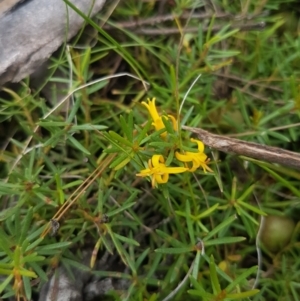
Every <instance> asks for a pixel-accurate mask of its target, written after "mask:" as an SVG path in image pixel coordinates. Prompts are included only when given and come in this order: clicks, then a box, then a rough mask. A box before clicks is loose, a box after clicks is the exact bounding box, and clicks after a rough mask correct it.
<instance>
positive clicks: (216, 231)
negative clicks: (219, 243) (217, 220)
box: [203, 215, 237, 242]
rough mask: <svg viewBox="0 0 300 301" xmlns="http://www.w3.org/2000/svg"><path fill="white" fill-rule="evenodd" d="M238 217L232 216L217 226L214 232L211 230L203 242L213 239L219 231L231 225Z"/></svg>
mask: <svg viewBox="0 0 300 301" xmlns="http://www.w3.org/2000/svg"><path fill="white" fill-rule="evenodd" d="M236 218H237V217H236V216H235V215H232V216H230V217H228V218H227V219H226V220H224V221H223V222H222V223H221V224H219V225H218V226H216V227H215V228H214V229H213V230H211V231H210V232H209V233H208V234H207V235H206V236H205V237H204V238H203V241H205V242H206V241H208V240H209V239H210V238H211V237H213V236H215V234H217V233H218V232H219V231H221V230H222V229H224V228H225V227H227V226H228V225H230V224H231V223H232V222H233V221H234V220H235V219H236Z"/></svg>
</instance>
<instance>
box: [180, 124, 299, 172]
mask: <svg viewBox="0 0 300 301" xmlns="http://www.w3.org/2000/svg"><path fill="white" fill-rule="evenodd" d="M183 129H184V130H187V131H190V132H193V133H195V134H197V135H198V137H199V139H200V140H202V141H203V143H204V144H205V145H207V146H209V147H211V148H214V149H217V150H219V151H222V152H225V153H233V154H236V155H242V156H246V157H250V158H254V159H258V160H262V161H267V162H271V163H278V164H281V165H285V166H289V167H292V168H295V169H298V170H300V154H299V153H295V152H291V151H287V150H284V149H282V148H278V147H273V146H266V145H261V144H258V143H254V142H246V141H243V140H238V139H234V138H229V137H224V136H221V135H216V134H212V133H210V132H208V131H205V130H202V129H199V128H192V127H188V126H183Z"/></svg>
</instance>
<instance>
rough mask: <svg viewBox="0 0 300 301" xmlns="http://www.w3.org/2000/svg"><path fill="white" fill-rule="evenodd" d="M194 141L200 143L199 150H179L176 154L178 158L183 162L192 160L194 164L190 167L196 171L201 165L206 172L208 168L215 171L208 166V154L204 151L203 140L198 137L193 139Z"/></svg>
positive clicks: (192, 170) (190, 169)
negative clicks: (183, 151)
mask: <svg viewBox="0 0 300 301" xmlns="http://www.w3.org/2000/svg"><path fill="white" fill-rule="evenodd" d="M191 141H192V142H195V143H197V144H198V152H197V153H193V152H185V153H184V154H181V153H179V152H176V153H175V156H176V158H177V160H179V161H181V162H192V163H193V165H192V167H191V168H189V171H191V172H194V171H195V170H196V169H197V168H199V167H200V166H201V167H202V169H203V171H204V172H206V171H207V170H208V171H210V172H213V171H212V170H211V169H210V168H209V167H208V166H207V162H208V161H207V156H206V155H205V154H204V153H203V151H204V144H203V142H202V141H200V140H197V139H193V138H192V139H191Z"/></svg>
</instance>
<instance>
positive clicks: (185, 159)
mask: <svg viewBox="0 0 300 301" xmlns="http://www.w3.org/2000/svg"><path fill="white" fill-rule="evenodd" d="M175 157H176V159H177V160H179V161H181V162H191V161H193V158H192V157H191V156H189V155H188V154H185V155H183V154H181V153H179V152H175Z"/></svg>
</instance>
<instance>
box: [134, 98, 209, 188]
mask: <svg viewBox="0 0 300 301" xmlns="http://www.w3.org/2000/svg"><path fill="white" fill-rule="evenodd" d="M142 104H143V105H144V106H145V107H146V108H147V110H148V111H149V114H150V116H151V118H152V125H153V126H154V127H155V130H156V131H159V130H161V129H165V125H164V123H163V121H162V118H166V119H170V120H171V122H172V124H173V128H174V130H175V131H178V128H177V120H176V118H175V117H174V116H172V115H167V116H160V115H159V114H158V112H157V109H156V106H155V98H153V99H152V100H150V99H148V103H146V102H142ZM166 136H167V132H166V131H165V132H163V133H162V134H161V137H162V138H164V139H165V138H166ZM191 141H192V142H194V143H197V145H198V152H185V153H183V154H182V153H180V152H175V157H176V159H177V160H178V161H181V162H184V164H185V166H186V167H167V166H166V165H165V160H164V157H163V156H162V155H153V156H152V158H151V159H149V161H148V168H146V169H143V170H141V171H140V172H139V173H138V174H136V175H137V176H139V177H147V176H150V177H151V178H152V181H151V182H152V187H154V186H155V185H156V183H158V184H161V183H167V182H168V180H169V174H177V173H182V172H186V171H189V172H194V171H195V170H196V169H198V168H199V167H202V169H203V171H204V172H206V171H210V172H212V170H211V169H210V168H209V167H208V166H207V162H208V160H207V156H206V155H205V153H204V144H203V142H201V141H200V140H197V139H193V138H192V139H191Z"/></svg>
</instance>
